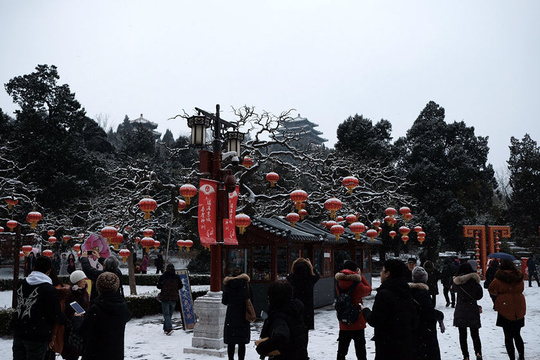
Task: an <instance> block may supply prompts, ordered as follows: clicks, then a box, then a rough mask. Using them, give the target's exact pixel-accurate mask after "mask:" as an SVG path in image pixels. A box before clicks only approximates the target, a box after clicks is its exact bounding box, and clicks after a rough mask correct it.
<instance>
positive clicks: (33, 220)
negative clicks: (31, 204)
mask: <svg viewBox="0 0 540 360" xmlns="http://www.w3.org/2000/svg"><path fill="white" fill-rule="evenodd" d="M39 220H41V214H40V213H39V212H37V211H30V212H29V213H28V215H26V221H28V222H29V223H30V228H31V229H34V228H35V227H36V225H37V223H38V221H39Z"/></svg>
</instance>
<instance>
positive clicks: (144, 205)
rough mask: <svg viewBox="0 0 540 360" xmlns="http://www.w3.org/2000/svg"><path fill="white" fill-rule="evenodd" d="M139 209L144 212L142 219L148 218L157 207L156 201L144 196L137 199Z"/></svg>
mask: <svg viewBox="0 0 540 360" xmlns="http://www.w3.org/2000/svg"><path fill="white" fill-rule="evenodd" d="M139 209H141V210H142V211H143V212H144V219H145V220H148V219H150V213H151V212H152V211H154V210H156V209H157V202H156V200H154V199H151V198H149V197H145V198H144V199H142V200H141V201H139Z"/></svg>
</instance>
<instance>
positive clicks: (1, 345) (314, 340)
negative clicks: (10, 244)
mask: <svg viewBox="0 0 540 360" xmlns="http://www.w3.org/2000/svg"><path fill="white" fill-rule="evenodd" d="M378 285H379V278H374V279H373V287H374V288H376V287H377V286H378ZM126 290H127V289H126ZM154 290H155V288H153V287H151V286H146V287H138V288H137V291H138V293H144V292H151V291H154ZM484 291H485V293H484V298H483V299H482V300H480V302H479V303H480V305H482V306H483V308H484V312H483V313H482V315H481V317H482V328H481V329H480V338H481V340H482V352H483V354H484V356H483V358H484V359H486V360H490V359H497V360H500V359H507V358H508V357H507V355H506V350H505V347H504V337H503V332H502V329H501V328H499V327H497V326H495V320H496V312H495V311H494V310H493V308H492V303H491V299H490V297H489V295H488V294H487V291H486V290H484ZM374 294H375V292H374ZM524 294H525V297H526V299H527V315H526V317H525V327H524V328H523V329H522V336H523V339H524V341H525V358H526V359H540V346H539V345H540V288H538V287H537V285H536V284H534V287H532V288H530V287H528V284H525V292H524ZM373 298H374V296H373V295H372V296H369V297H367V298H366V299H365V305H366V306H368V307H371V306H372V304H373ZM10 304H11V292H9V291H4V292H0V307H9V306H10ZM444 305H445V301H444V297H443V296H442V287H440V295H438V296H437V308H438V309H439V310H441V311H442V312H443V313H444V316H445V321H444V323H445V325H446V332H445V333H444V334H441V333H440V332H439V334H438V337H439V344H440V348H441V358H442V359H443V360H446V359H461V351H460V348H459V339H458V331H457V328H454V327H453V326H452V318H453V310H454V309H452V308H451V307H448V308H447V307H445V306H444ZM174 320H175V321H174V326H175V329H176V331H175V332H174V333H173V334H172V335H171V336H166V335H164V334H163V331H162V317H161V316H160V315H155V316H148V317H145V318H142V319H133V320H131V321H130V322H129V323H128V324H127V327H126V339H125V355H126V359H147V360H161V359H186V360H195V359H197V360H210V359H215V357H213V356H208V355H195V354H184V350H183V349H184V348H186V347H191V339H192V337H193V333H192V332H189V331H184V330H182V326H181V322H180V314H179V313H176V314H175V317H174ZM261 325H262V323H261V322H256V323H254V324H253V325H252V332H251V344H249V345H248V346H247V351H246V359H259V356H258V354H257V353H256V351H255V346H254V341H255V340H256V339H258V337H259V336H258V334H259V332H260V328H261ZM338 329H339V327H338V323H337V320H336V317H335V311H334V309H333V307H331V306H327V307H324V308H321V309H316V310H315V330H312V331H311V332H310V341H309V348H308V350H309V356H310V358H311V359H312V360H328V359H334V358H335V357H336V352H337V335H338ZM372 336H373V329H372V328H371V327H369V326H368V327H367V329H366V340H367V341H366V343H367V345H366V347H367V351H368V359H369V360H372V359H374V358H375V345H374V343H373V342H372V341H370V340H369V339H371V337H372ZM12 342H13V340H12V338H8V337H4V338H0V354H2V355H1V356H0V357H1V358H3V359H7V358H9V357H10V356H9V355H8V354H11V345H12ZM469 349H470V351H471V353H472V341H471V340H470V338H469ZM354 358H355V356H354V349H353V346H352V344H351V347H350V349H349V356H348V359H354Z"/></svg>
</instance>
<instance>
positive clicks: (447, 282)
mask: <svg viewBox="0 0 540 360" xmlns="http://www.w3.org/2000/svg"><path fill="white" fill-rule="evenodd" d="M457 269H458V268H457V266H456V264H455V263H454V262H453V261H452V259H450V258H447V259H446V260H445V261H444V266H443V269H442V271H441V283H442V286H443V294H444V299H445V300H446V307H448V306H450V304H452V307H455V306H456V293H454V292H453V291H450V289H451V287H452V281H453V279H454V276H455V275H456V271H457ZM448 294H450V296H448ZM450 301H451V302H450Z"/></svg>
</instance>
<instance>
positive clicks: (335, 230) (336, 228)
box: [330, 224, 345, 241]
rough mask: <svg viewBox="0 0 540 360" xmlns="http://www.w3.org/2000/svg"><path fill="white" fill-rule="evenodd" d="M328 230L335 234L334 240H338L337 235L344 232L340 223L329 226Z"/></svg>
mask: <svg viewBox="0 0 540 360" xmlns="http://www.w3.org/2000/svg"><path fill="white" fill-rule="evenodd" d="M330 232H331V233H332V234H334V235H335V236H336V241H339V236H340V235H341V234H343V233H344V232H345V228H344V227H343V226H341V225H339V224H338V225H334V226H332V227H331V228H330Z"/></svg>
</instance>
